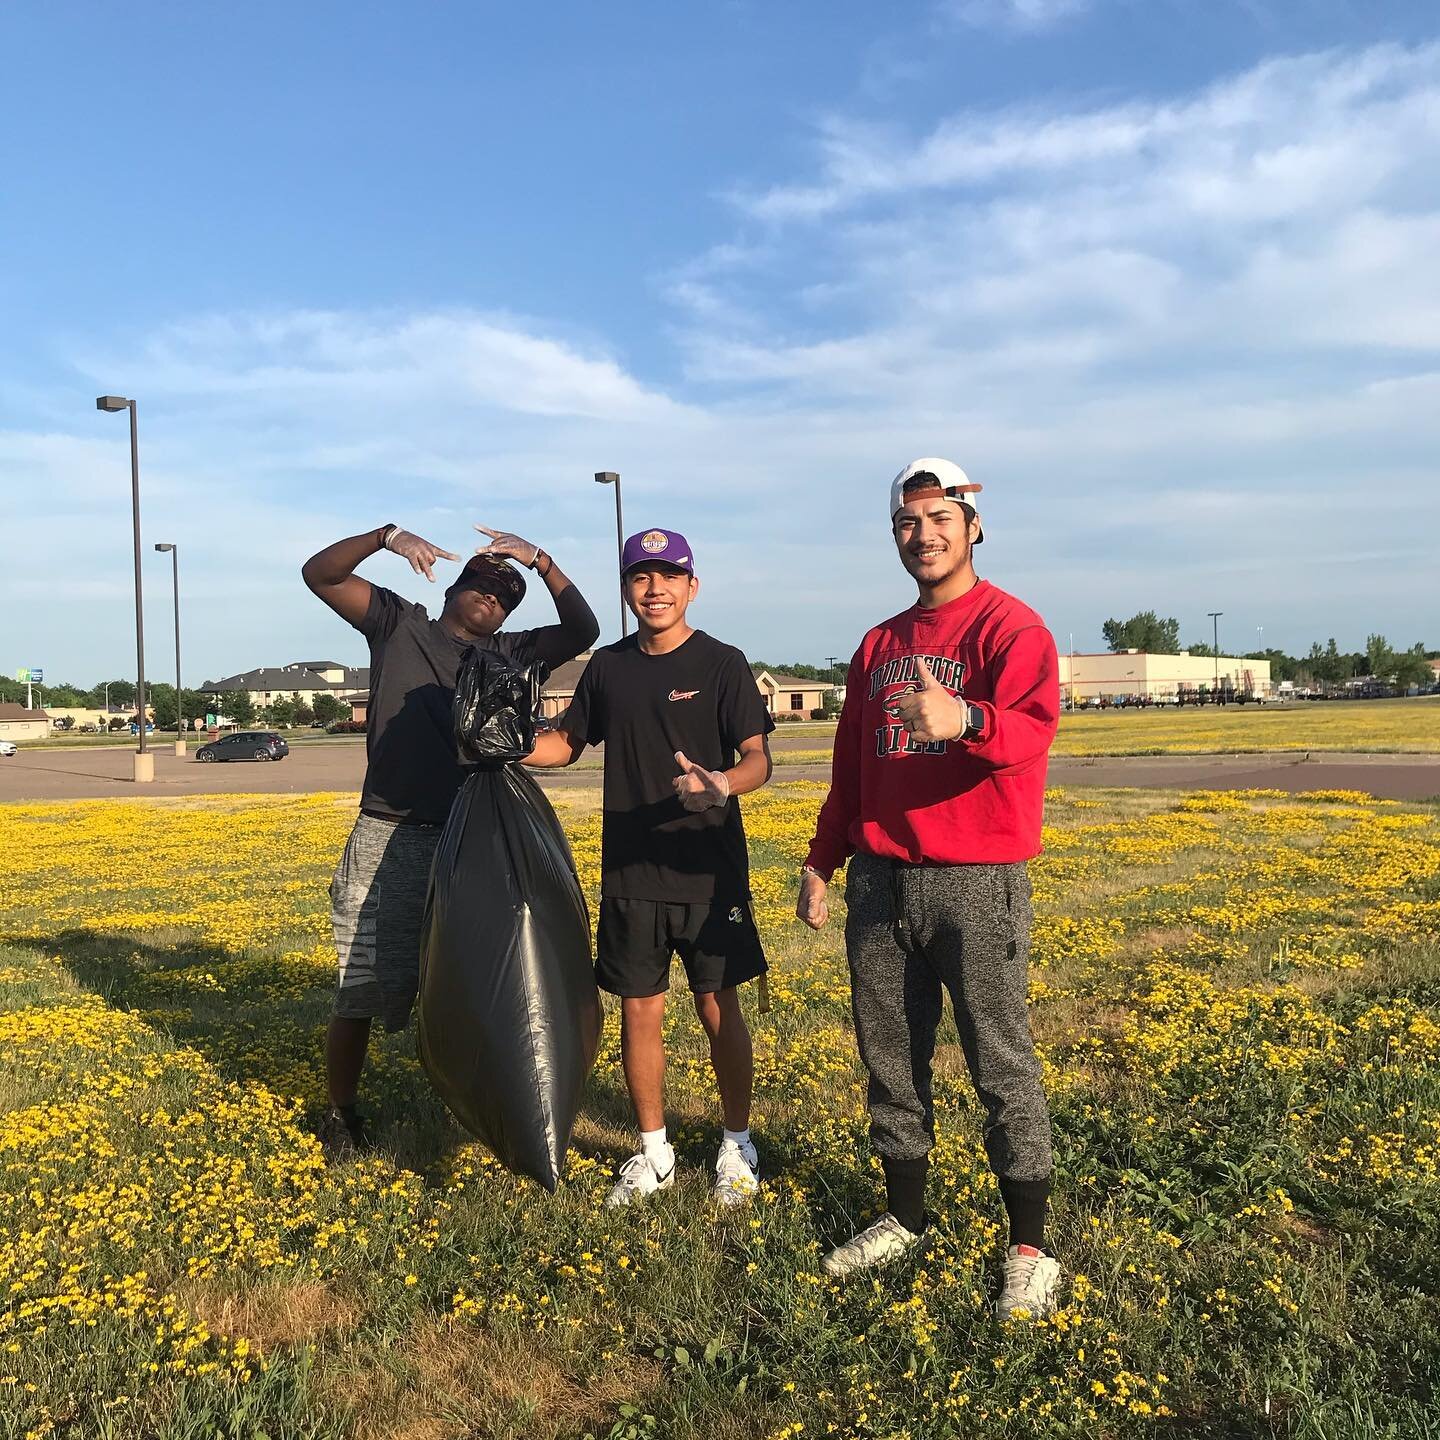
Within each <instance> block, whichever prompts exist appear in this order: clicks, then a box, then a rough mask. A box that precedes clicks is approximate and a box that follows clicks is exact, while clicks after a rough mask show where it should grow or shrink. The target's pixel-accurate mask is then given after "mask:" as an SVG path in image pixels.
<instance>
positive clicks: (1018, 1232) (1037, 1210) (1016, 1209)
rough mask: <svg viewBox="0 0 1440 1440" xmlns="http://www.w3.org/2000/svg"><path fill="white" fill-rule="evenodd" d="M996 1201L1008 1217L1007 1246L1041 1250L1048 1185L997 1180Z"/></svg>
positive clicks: (1044, 1181) (1048, 1196)
mask: <svg viewBox="0 0 1440 1440" xmlns="http://www.w3.org/2000/svg"><path fill="white" fill-rule="evenodd" d="M1000 1198H1001V1199H1002V1200H1003V1201H1004V1202H1005V1213H1006V1214H1007V1215H1008V1216H1009V1217H1010V1243H1011V1244H1012V1245H1033V1246H1034V1247H1035V1249H1037V1250H1043V1249H1044V1248H1045V1210H1046V1207H1047V1205H1048V1203H1049V1200H1050V1181H1049V1180H1048V1179H1045V1180H1012V1179H1010V1178H1009V1177H1008V1176H1005V1175H1002V1176H1001V1177H1000Z"/></svg>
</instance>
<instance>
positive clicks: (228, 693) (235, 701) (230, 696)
mask: <svg viewBox="0 0 1440 1440" xmlns="http://www.w3.org/2000/svg"><path fill="white" fill-rule="evenodd" d="M219 698H220V714H222V715H223V716H225V718H226V719H227V720H233V721H234V722H235V723H236V724H237V725H238V726H240V728H241V729H242V730H243V729H244V728H245V727H246V726H247V725H253V724H254V723H255V702H254V701H253V700H251V698H250V693H249V691H247V690H225V691H222V692H221V695H220V697H219ZM209 708H210V707H209V706H207V707H206V709H207V710H209ZM210 713H212V714H213V713H214V712H213V711H211V712H210Z"/></svg>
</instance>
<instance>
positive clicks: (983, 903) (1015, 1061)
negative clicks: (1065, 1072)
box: [845, 855, 1051, 1180]
mask: <svg viewBox="0 0 1440 1440" xmlns="http://www.w3.org/2000/svg"><path fill="white" fill-rule="evenodd" d="M845 903H846V905H847V906H848V907H849V914H848V917H847V919H846V921H845V948H846V951H847V953H848V955H849V959H850V992H851V1003H852V1005H853V1007H854V1012H855V1034H856V1037H857V1038H858V1040H859V1044H860V1058H861V1059H862V1060H863V1061H864V1062H865V1067H866V1069H868V1070H869V1072H870V1091H869V1102H870V1135H871V1140H872V1142H873V1144H874V1146H875V1149H876V1150H877V1151H878V1152H879V1153H880V1154H881V1155H882V1156H884V1157H885V1158H887V1159H891V1160H912V1159H919V1158H920V1157H921V1156H923V1155H928V1154H929V1153H930V1148H931V1146H932V1145H933V1143H934V1140H935V1104H934V1099H933V1096H932V1092H931V1083H930V1082H931V1068H930V1067H931V1061H932V1060H933V1058H934V1055H935V1030H936V1027H937V1026H938V1025H939V1023H940V1016H941V1013H942V1009H943V1006H944V993H943V992H944V991H945V990H948V991H949V992H950V999H951V1003H952V1004H953V1005H954V1007H955V1024H956V1028H957V1029H958V1030H959V1032H960V1044H961V1047H962V1048H963V1050H964V1052H965V1062H966V1064H967V1065H968V1066H969V1069H970V1079H971V1081H972V1082H973V1083H974V1086H975V1091H976V1093H977V1094H978V1095H979V1097H980V1100H981V1103H982V1104H983V1105H984V1106H985V1152H986V1154H987V1155H988V1156H989V1158H990V1166H991V1168H992V1169H993V1170H994V1172H995V1173H996V1175H999V1176H1003V1177H1005V1178H1006V1179H1011V1180H1047V1179H1048V1178H1049V1176H1050V1166H1051V1159H1050V1111H1049V1107H1048V1106H1047V1105H1046V1103H1045V1092H1044V1091H1043V1090H1042V1089H1041V1086H1040V1062H1039V1060H1038V1059H1037V1057H1036V1055H1035V1042H1034V1040H1033V1039H1032V1038H1031V1035H1030V1019H1029V1013H1028V1009H1027V991H1026V968H1027V965H1028V962H1029V957H1030V919H1031V914H1032V911H1031V908H1030V877H1029V875H1028V873H1027V871H1026V867H1025V866H1024V864H1018V865H932V866H907V865H897V864H893V863H892V862H891V861H889V860H879V859H876V858H875V857H874V856H873V855H856V856H854V857H853V858H852V859H851V861H850V864H849V866H848V873H847V875H846V880H845ZM942 987H943V988H942Z"/></svg>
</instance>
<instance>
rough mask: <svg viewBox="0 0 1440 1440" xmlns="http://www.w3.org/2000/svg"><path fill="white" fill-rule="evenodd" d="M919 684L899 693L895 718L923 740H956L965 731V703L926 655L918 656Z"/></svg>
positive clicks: (895, 702)
mask: <svg viewBox="0 0 1440 1440" xmlns="http://www.w3.org/2000/svg"><path fill="white" fill-rule="evenodd" d="M915 675H916V679H917V681H918V685H917V688H916V689H914V690H911V691H908V692H907V693H905V694H903V695H897V696H896V697H895V700H894V702H893V704H892V706H891V709H892V710H893V713H894V715H895V718H896V719H897V720H899V721H900V722H901V724H903V725H904V726H905V728H906V729H907V730H908V731H909V732H910V734H911V736H912V737H913V738H914V739H916V740H920V741H925V742H930V741H935V740H956V739H958V738H959V737H960V736H961V735H963V734H964V733H965V706H964V705H963V704H962V703H961V702H960V701H959V700H957V699H956V698H955V696H953V695H952V694H951V693H950V692H949V691H948V690H947V689H946V688H945V687H944V686H943V685H942V684H941V683H940V682H939V681H938V680H937V679H936V678H935V674H934V672H933V671H932V670H931V669H930V666H929V665H928V664H927V663H926V661H925V657H924V656H923V655H917V656H916V657H915Z"/></svg>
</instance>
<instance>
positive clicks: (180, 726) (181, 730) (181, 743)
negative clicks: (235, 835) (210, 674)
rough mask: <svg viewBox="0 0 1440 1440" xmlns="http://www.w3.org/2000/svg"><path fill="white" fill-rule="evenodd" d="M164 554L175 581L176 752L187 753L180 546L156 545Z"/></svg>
mask: <svg viewBox="0 0 1440 1440" xmlns="http://www.w3.org/2000/svg"><path fill="white" fill-rule="evenodd" d="M155 548H156V549H157V550H158V551H160V553H161V554H162V555H163V554H164V553H165V552H166V551H167V550H168V551H169V552H170V573H171V577H172V578H173V580H174V582H175V753H176V754H177V755H184V753H185V692H184V691H183V690H182V689H181V688H180V547H179V546H178V545H156V547H155Z"/></svg>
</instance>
